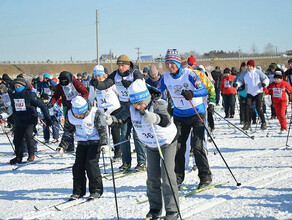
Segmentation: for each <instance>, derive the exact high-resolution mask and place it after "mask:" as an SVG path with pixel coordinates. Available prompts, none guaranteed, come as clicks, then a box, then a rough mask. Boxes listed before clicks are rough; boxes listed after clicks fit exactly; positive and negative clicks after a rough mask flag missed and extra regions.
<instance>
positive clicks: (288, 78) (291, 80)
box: [284, 68, 292, 86]
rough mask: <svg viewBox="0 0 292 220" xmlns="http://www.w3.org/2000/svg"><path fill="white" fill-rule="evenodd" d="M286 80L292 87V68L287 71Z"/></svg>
mask: <svg viewBox="0 0 292 220" xmlns="http://www.w3.org/2000/svg"><path fill="white" fill-rule="evenodd" d="M284 79H285V81H287V82H288V83H290V85H291V86H292V68H290V69H288V70H286V72H285V75H284Z"/></svg>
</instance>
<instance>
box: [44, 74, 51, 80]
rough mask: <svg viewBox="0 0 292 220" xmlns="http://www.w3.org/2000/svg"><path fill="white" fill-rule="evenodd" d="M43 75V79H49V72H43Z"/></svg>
mask: <svg viewBox="0 0 292 220" xmlns="http://www.w3.org/2000/svg"><path fill="white" fill-rule="evenodd" d="M43 77H44V79H46V78H47V79H50V78H51V75H50V74H49V73H45V74H44V75H43Z"/></svg>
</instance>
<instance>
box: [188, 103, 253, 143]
mask: <svg viewBox="0 0 292 220" xmlns="http://www.w3.org/2000/svg"><path fill="white" fill-rule="evenodd" d="M192 104H193V103H192ZM194 109H195V108H194ZM214 112H215V113H216V114H217V115H218V116H219V117H221V118H223V119H224V120H225V121H227V122H228V123H229V124H231V125H232V126H233V127H235V128H236V129H238V130H239V131H241V132H242V133H243V134H245V135H246V136H248V137H249V138H251V139H252V140H254V136H250V135H249V134H247V133H246V132H244V131H243V130H241V129H240V128H239V127H237V126H236V125H234V124H233V123H231V122H230V121H229V120H227V119H226V118H224V117H223V116H222V115H220V114H219V113H217V112H216V111H214Z"/></svg>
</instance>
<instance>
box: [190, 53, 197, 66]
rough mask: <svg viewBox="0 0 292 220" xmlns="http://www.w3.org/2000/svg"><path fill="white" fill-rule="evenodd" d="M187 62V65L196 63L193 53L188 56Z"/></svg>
mask: <svg viewBox="0 0 292 220" xmlns="http://www.w3.org/2000/svg"><path fill="white" fill-rule="evenodd" d="M188 64H189V65H191V66H192V65H197V60H196V58H195V57H194V56H193V55H191V56H190V57H189V59H188Z"/></svg>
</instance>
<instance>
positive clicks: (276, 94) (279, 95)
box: [273, 88, 282, 98]
mask: <svg viewBox="0 0 292 220" xmlns="http://www.w3.org/2000/svg"><path fill="white" fill-rule="evenodd" d="M273 97H275V98H282V89H281V88H273Z"/></svg>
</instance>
